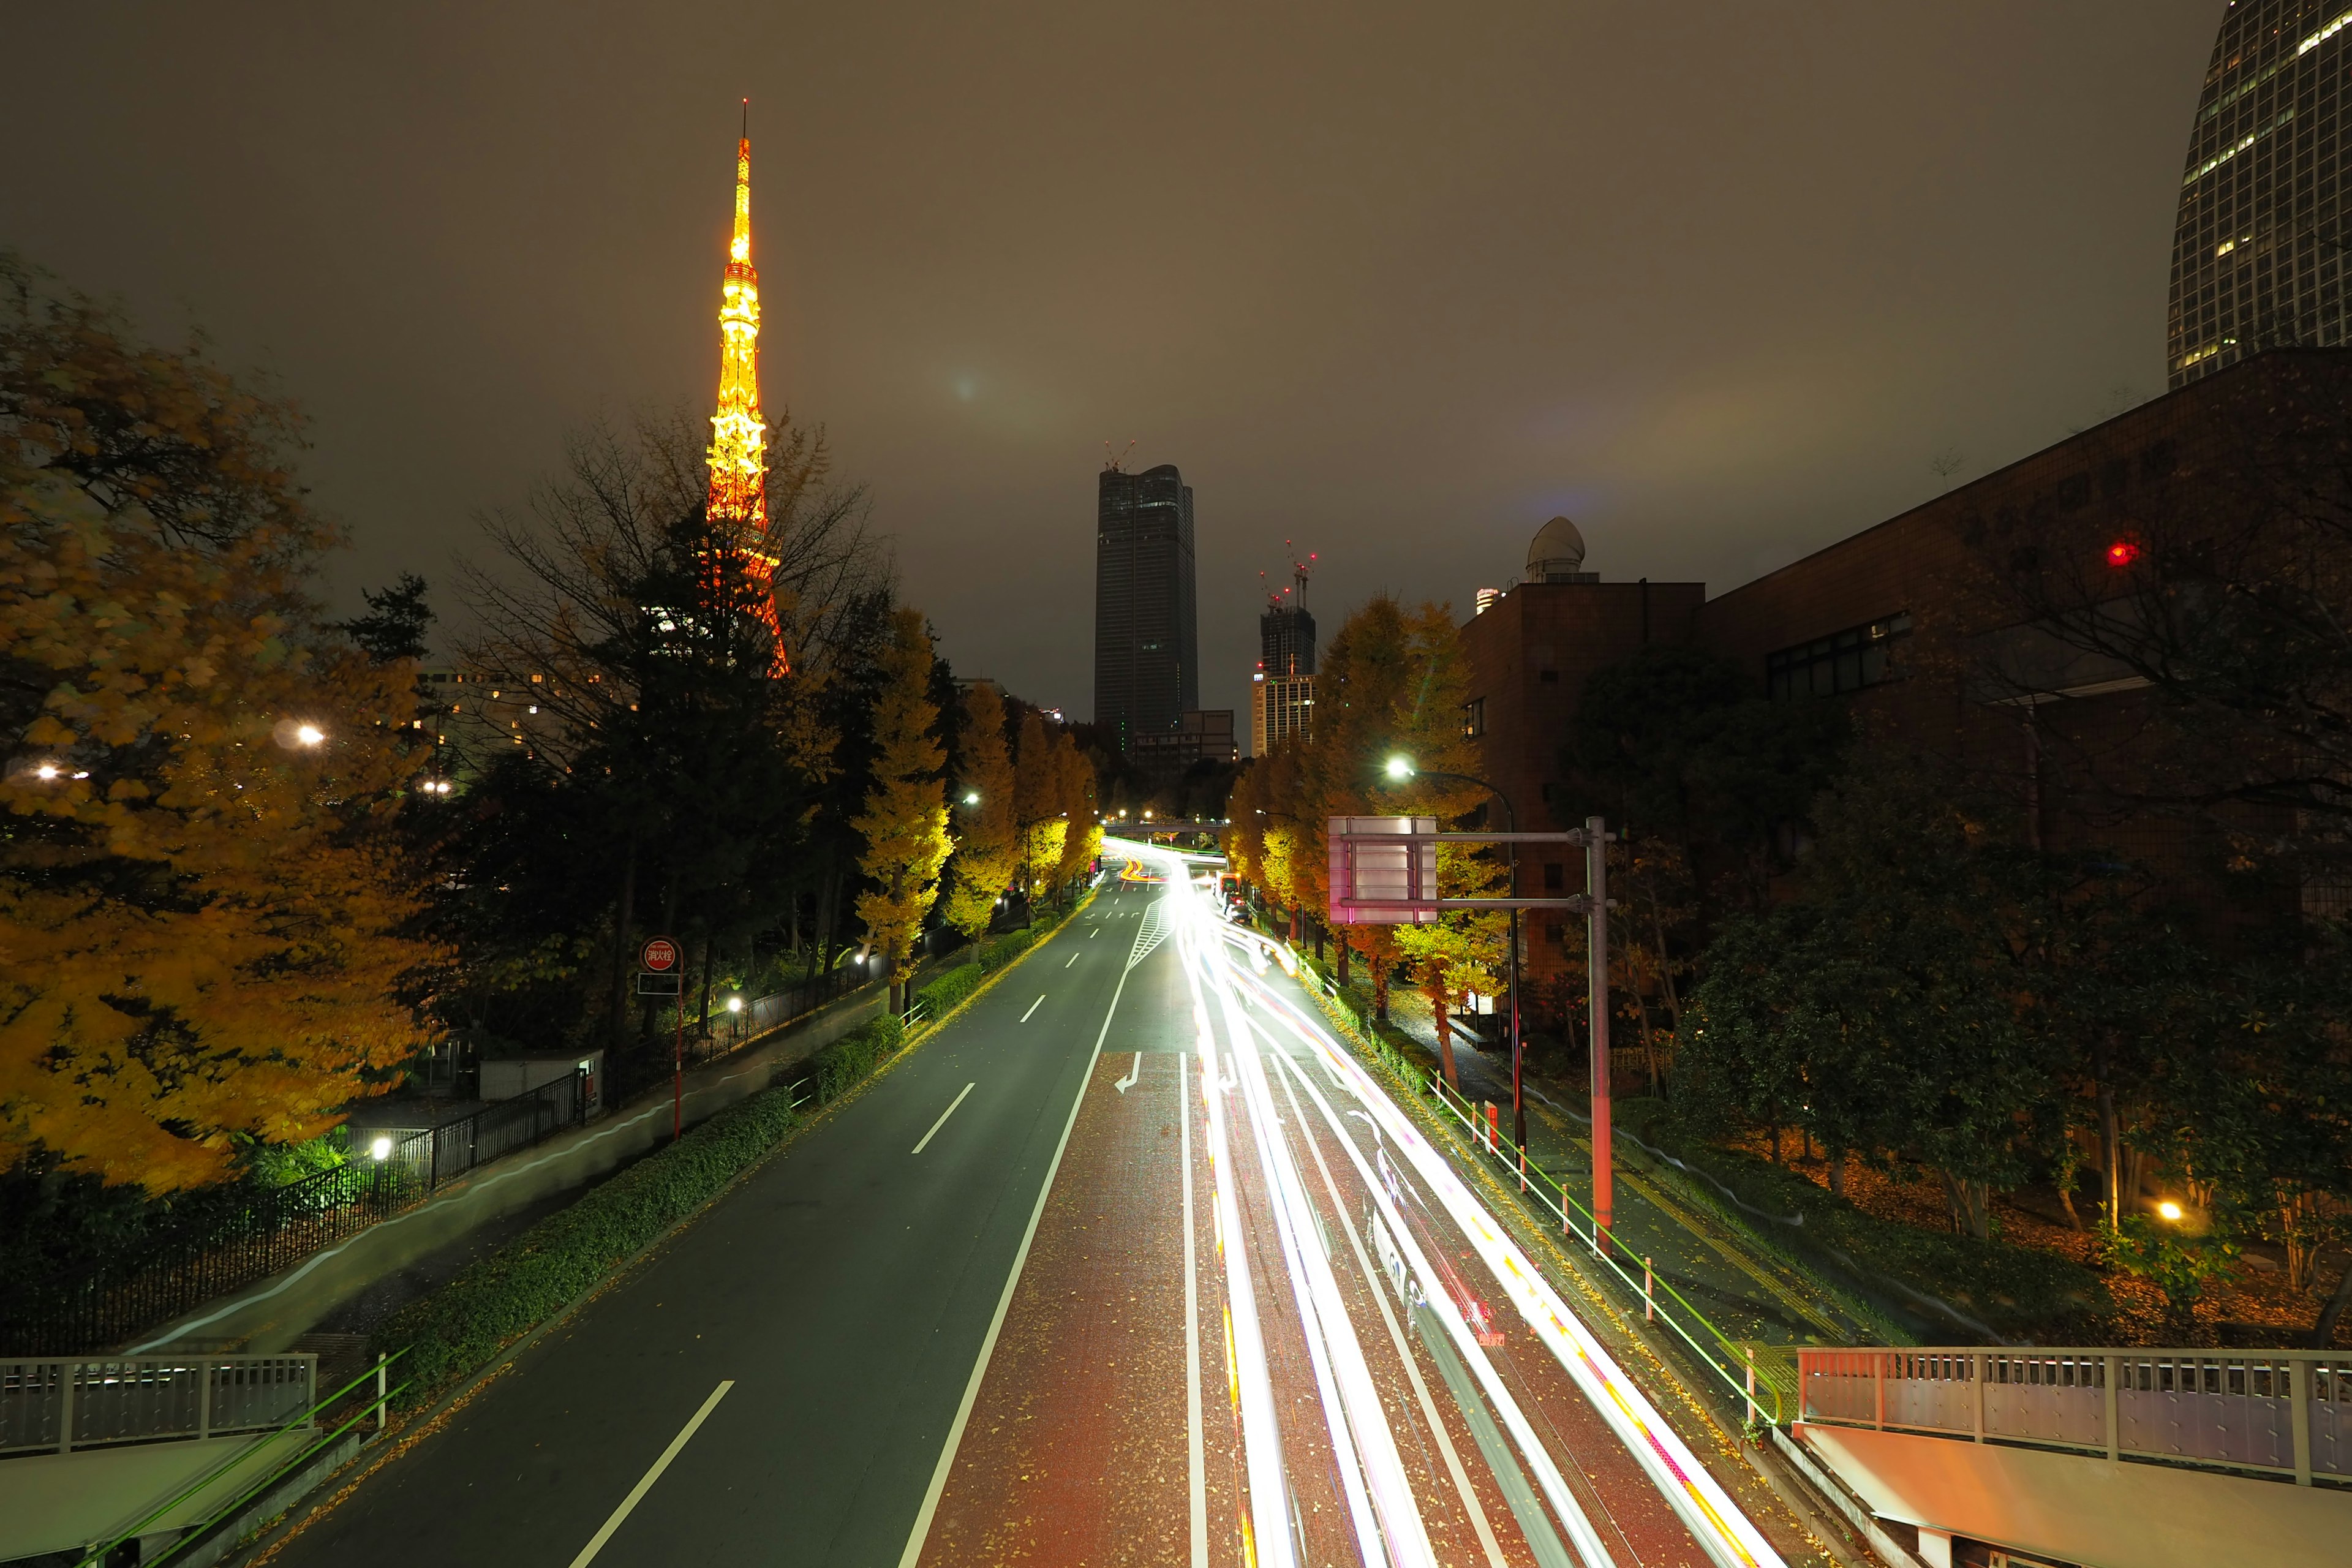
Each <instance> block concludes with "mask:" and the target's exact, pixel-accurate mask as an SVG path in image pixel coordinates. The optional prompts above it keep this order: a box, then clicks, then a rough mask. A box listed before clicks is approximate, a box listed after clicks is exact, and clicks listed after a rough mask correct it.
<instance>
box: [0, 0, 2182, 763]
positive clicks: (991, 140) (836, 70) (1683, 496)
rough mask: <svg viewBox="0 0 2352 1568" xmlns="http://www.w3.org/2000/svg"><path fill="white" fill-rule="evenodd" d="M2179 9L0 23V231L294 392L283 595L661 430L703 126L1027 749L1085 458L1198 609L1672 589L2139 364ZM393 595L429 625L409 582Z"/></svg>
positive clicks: (1077, 684) (1217, 619)
mask: <svg viewBox="0 0 2352 1568" xmlns="http://www.w3.org/2000/svg"><path fill="white" fill-rule="evenodd" d="M2221 12H2222V5H2221V3H2220V0H1947V3H1945V4H1939V5H1931V4H1923V3H1914V0H1782V3H1780V4H1777V5H1734V4H1732V3H1730V0H1714V3H1712V4H1704V5H1640V4H1631V3H1626V0H1617V3H1611V4H1602V3H1598V0H1548V3H1537V4H1510V5H1505V4H1481V5H1412V6H1404V5H1365V4H1357V5H1273V6H1269V5H1184V6H1174V5H1168V6H1155V7H1130V6H1118V5H1108V4H1087V5H1076V4H1066V5H969V6H956V7H950V6H946V5H937V4H934V5H877V4H861V5H822V6H820V5H805V6H796V5H758V6H751V5H744V6H722V5H661V6H656V5H639V6H625V5H593V4H585V3H582V0H571V3H568V4H563V5H555V4H533V5H522V4H499V5H488V6H485V5H449V6H444V7H431V6H423V5H379V6H368V7H361V6H350V5H317V4H315V3H311V4H305V5H268V6H263V5H227V4H222V5H205V6H189V5H178V6H163V5H107V4H95V3H91V4H77V5H52V6H43V7H33V6H29V5H21V6H16V7H13V8H12V9H11V14H10V16H9V18H8V20H7V21H6V23H5V31H0V37H5V39H6V44H7V52H8V55H9V58H10V68H9V70H8V78H9V80H8V88H7V90H6V92H5V94H0V144H5V146H6V147H7V148H8V149H9V156H8V157H7V159H6V160H5V164H0V246H7V247H15V248H16V249H18V250H20V251H21V252H23V253H24V254H25V255H26V257H27V258H29V259H31V260H33V261H36V262H37V263H39V264H41V265H44V266H46V267H47V268H51V269H52V270H54V271H56V272H58V274H60V275H61V276H62V277H63V278H64V279H66V280H67V281H68V282H70V283H73V284H76V285H79V286H80V287H83V288H85V289H92V290H95V291H100V292H108V293H119V294H120V295H121V297H122V299H123V300H125V301H126V302H127V303H128V304H129V305H130V306H131V309H132V310H133V311H134V312H135V313H136V315H137V316H138V317H139V319H140V320H141V321H142V324H143V325H144V326H145V327H146V328H148V329H149V330H150V331H154V332H156V333H158V334H162V335H167V336H176V335H177V333H178V332H179V331H181V330H182V328H183V327H184V325H185V324H186V323H188V322H190V321H195V322H200V323H202V324H203V325H204V326H205V327H206V328H207V329H208V330H210V331H212V333H213V334H214V335H215V338H216V339H217V341H218V342H219V343H220V345H221V348H222V351H223V353H224V355H225V357H226V358H227V359H229V360H230V361H231V362H232V363H237V364H240V365H254V366H258V367H262V368H265V369H266V370H267V371H268V373H269V374H271V375H272V376H273V377H274V378H275V380H276V382H277V384H278V386H279V387H280V388H281V389H282V390H283V391H285V392H286V393H287V394H289V395H291V396H293V397H294V398H295V399H296V400H297V401H298V402H299V403H300V404H301V405H303V407H304V408H305V409H307V410H308V412H309V413H310V416H311V419H312V426H311V434H312V437H313V440H314V449H313V451H312V452H311V453H310V458H309V459H308V462H307V465H306V470H305V471H306V474H307V475H308V477H309V479H310V481H311V482H312V483H313V485H314V486H315V489H316V494H317V497H318V499H319V500H320V502H321V504H322V505H323V507H324V508H325V510H327V511H328V512H329V513H330V514H331V515H332V516H334V517H336V518H338V519H340V520H341V521H342V522H343V523H344V524H346V525H347V527H348V528H349V530H350V531H351V533H352V538H353V548H352V550H351V551H350V552H348V553H347V554H346V555H344V556H342V557H341V558H339V559H338V560H337V561H336V562H335V563H333V566H332V569H331V582H332V585H333V588H334V591H335V593H336V595H338V598H339V600H340V601H341V602H345V603H350V602H355V596H356V595H355V590H356V587H357V586H358V585H359V584H379V583H382V582H384V581H386V580H387V579H389V578H390V577H391V576H392V575H393V574H396V573H398V572H400V571H402V570H404V569H409V570H416V571H420V572H422V573H423V574H425V575H426V576H427V577H428V578H431V579H433V580H434V581H435V583H436V585H437V584H446V582H447V581H448V580H449V578H450V571H449V565H450V562H451V559H452V557H453V555H454V554H457V553H459V552H475V553H478V552H479V546H478V544H477V542H476V535H475V523H474V521H473V520H474V518H475V516H476V514H478V512H480V511H481V510H485V509H488V508H491V507H496V506H513V505H515V504H516V503H518V502H519V501H520V500H521V499H522V498H523V496H524V495H525V493H526V492H527V490H528V489H529V487H530V484H531V483H532V481H533V480H534V479H537V478H538V477H540V476H541V475H543V474H545V473H547V472H548V471H549V470H550V469H551V468H553V467H554V466H555V464H556V461H557V459H558V455H559V453H558V447H559V442H560V439H561V437H562V433H563V432H564V431H565V430H566V429H567V428H568V427H572V426H578V425H580V424H582V423H583V422H585V421H587V420H590V419H593V418H595V417H596V416H599V415H600V414H603V415H605V416H614V417H619V418H625V417H626V416H628V415H629V413H630V411H631V410H632V409H633V408H635V407H638V406H641V405H653V406H656V407H659V406H667V405H676V404H678V403H681V402H690V403H691V404H692V405H694V406H695V407H696V409H697V411H698V412H700V413H707V412H708V404H709V400H710V398H711V395H712V392H713V388H714V384H715V378H716V374H717V363H718V333H717V328H716V325H715V315H716V311H717V308H718V298H719V268H720V266H721V264H722V261H723V258H724V257H723V253H724V244H725V235H726V226H727V220H728V215H729V200H730V196H729V188H730V182H731V180H732V177H733V152H734V148H733V139H734V136H735V127H736V116H737V112H738V110H737V100H739V99H740V98H741V97H742V96H744V95H745V94H749V95H750V96H751V134H752V158H753V199H752V221H753V230H754V243H755V247H756V248H755V255H754V258H755V260H756V261H757V263H758V265H759V268H760V274H761V293H762V303H763V305H764V307H765V311H766V331H765V333H764V335H763V337H762V342H761V347H762V351H763V352H762V355H761V372H762V384H763V392H764V395H765V400H766V402H767V405H768V407H769V410H770V412H771V414H774V413H775V412H777V411H778V410H779V409H780V408H781V407H782V405H786V404H789V405H790V406H791V409H792V412H793V414H794V415H795V416H798V417H800V418H802V419H804V420H809V421H815V422H822V423H823V424H824V425H825V426H827V427H828V428H829V430H830V433H831V437H832V440H833V443H834V446H835V451H836V453H837V454H838V458H839V471H840V472H841V473H842V474H843V475H845V476H846V477H851V478H856V479H864V480H866V481H867V482H868V483H870V485H871V486H872V490H873V497H874V515H875V520H876V521H877V524H878V526H879V527H880V528H881V529H882V530H884V531H886V532H887V534H889V535H890V536H891V538H892V541H893V545H894V548H895V550H896V552H897V555H898V562H899V563H900V567H901V569H902V574H903V580H904V584H905V590H906V593H907V595H908V598H909V600H910V601H911V602H913V603H915V604H917V605H921V606H922V607H923V608H924V609H925V610H927V611H928V612H929V614H930V615H931V616H932V618H933V620H934V622H935V623H936V624H937V626H938V627H939V629H940V633H941V635H942V637H943V651H944V652H945V653H946V654H947V656H948V657H949V658H950V659H952V660H953V662H954V664H955V666H956V668H957V669H958V670H959V671H960V672H961V673H964V674H990V675H994V676H996V677H998V678H1000V679H1003V680H1005V681H1006V682H1007V683H1008V684H1009V685H1010V686H1011V687H1012V688H1013V689H1014V690H1015V691H1017V692H1019V693H1020V694H1022V695H1023V696H1025V697H1028V698H1031V699H1032V700H1039V701H1043V702H1045V703H1048V704H1060V705H1065V706H1066V707H1068V708H1070V709H1071V710H1073V711H1074V712H1075V713H1076V714H1077V715H1079V716H1084V715H1085V714H1086V713H1087V710H1088V709H1089V706H1090V695H1091V647H1092V643H1091V638H1092V632H1093V614H1094V606H1093V553H1094V552H1093V507H1094V495H1095V474H1096V472H1097V470H1098V469H1099V468H1101V466H1102V462H1103V457H1104V448H1103V443H1104V442H1105V441H1106V440H1109V441H1112V442H1113V443H1115V445H1116V446H1117V447H1119V448H1125V447H1126V446H1127V444H1128V442H1129V439H1130V438H1133V439H1134V440H1135V441H1136V442H1137V445H1136V447H1135V449H1134V455H1133V457H1132V458H1130V459H1129V461H1130V466H1148V465H1150V464H1154V463H1160V462H1174V463H1177V464H1179V465H1180V466H1181V468H1183V471H1184V477H1185V479H1186V480H1187V481H1188V482H1190V483H1191V484H1192V486H1193V488H1194V490H1195V492H1196V500H1197V505H1198V510H1199V521H1200V551H1201V555H1200V603H1201V649H1202V665H1203V679H1202V700H1203V701H1204V702H1205V703H1207V704H1209V705H1212V706H1227V705H1230V706H1234V707H1237V708H1240V709H1242V710H1244V714H1245V713H1246V709H1247V679H1248V671H1249V669H1250V667H1251V664H1252V662H1253V661H1254V659H1255V637H1256V627H1255V613H1256V611H1257V609H1258V607H1259V606H1260V605H1261V604H1262V602H1263V601H1262V598H1261V595H1260V592H1259V587H1258V578H1257V574H1258V573H1259V572H1260V571H1265V572H1267V573H1269V574H1272V575H1273V576H1274V577H1275V578H1276V581H1277V582H1278V581H1279V580H1280V577H1281V569H1282V563H1283V561H1284V559H1285V557H1284V552H1283V541H1284V539H1285V538H1286V537H1288V538H1295V539H1297V541H1298V542H1299V548H1300V549H1302V550H1306V549H1313V550H1316V551H1318V552H1320V553H1321V555H1322V558H1323V567H1322V571H1321V574H1320V575H1319V576H1318V578H1317V580H1316V582H1315V584H1314V586H1313V587H1312V589H1311V590H1310V592H1309V599H1308V603H1309V605H1311V606H1312V607H1314V608H1316V609H1317V610H1318V614H1320V615H1321V616H1323V617H1324V621H1325V626H1326V627H1327V635H1328V627H1330V626H1333V625H1335V624H1336V622H1337V620H1338V617H1339V613H1340V612H1341V611H1342V610H1343V609H1344V608H1345V606H1347V605H1350V604H1353V603H1355V602H1357V601H1359V600H1360V599H1361V598H1362V597H1363V596H1364V595H1367V594H1368V593H1370V592H1372V591H1374V590H1376V589H1380V588H1390V589H1394V590H1397V591H1400V592H1402V593H1405V594H1408V595H1412V596H1415V597H1420V596H1423V595H1428V596H1436V597H1445V598H1450V599H1452V600H1453V601H1454V605H1455V606H1456V607H1457V609H1459V610H1461V611H1462V612H1463V613H1464V614H1465V615H1466V614H1467V611H1468V608H1469V604H1470V598H1471V595H1472V593H1473V592H1474V591H1475V589H1477V588H1478V587H1481V586H1486V585H1500V584H1503V583H1504V582H1506V581H1507V579H1508V578H1509V577H1510V576H1511V575H1513V574H1515V573H1516V572H1517V571H1518V569H1519V567H1520V563H1521V562H1522V560H1523V559H1524V556H1525V552H1526V544H1527V540H1528V535H1529V534H1531V533H1532V532H1533V531H1535V529H1536V528H1537V527H1538V525H1539V524H1540V523H1542V521H1544V520H1545V519H1546V518H1547V517H1549V516H1550V515H1551V514H1553V513H1554V512H1557V511H1566V512H1568V513H1569V514H1570V516H1572V517H1574V518H1575V519H1576V520H1577V521H1578V523H1579V524H1580V526H1581V527H1582V528H1583V530H1584V532H1585V535H1586V537H1587V539H1588V540H1589V541H1590V542H1591V556H1590V558H1589V559H1588V561H1587V562H1586V565H1587V567H1588V569H1592V570H1597V571H1599V572H1601V574H1604V575H1605V576H1607V577H1610V578H1630V577H1636V576H1644V575H1646V576H1650V577H1653V578H1661V579H1668V578H1699V579H1703V580H1705V581H1706V583H1708V584H1710V586H1711V587H1712V588H1713V589H1714V590H1715V591H1717V592H1721V591H1723V590H1724V589H1726V588H1729V587H1732V586H1734V585H1736V584H1739V583H1741V582H1744V581H1746V580H1748V579H1749V578H1750V577H1753V576H1755V575H1757V574H1759V573H1761V572H1763V571H1767V570H1769V569H1770V568H1772V567H1775V566H1778V565H1780V564H1782V563H1786V562H1788V561H1790V560H1793V559H1795V558H1796V557H1797V556H1798V555H1800V554H1801V553H1803V552H1807V551H1809V550H1812V549H1815V548H1818V547H1819V546H1821V545H1822V544H1825V543H1828V542H1831V541H1832V540H1835V539H1837V538H1840V537H1842V536H1843V535H1844V534H1846V533H1849V532H1851V531H1854V530H1855V529H1858V528H1861V527H1864V526H1866V525H1868V524H1870V523H1873V522H1875V521H1880V520H1881V519H1883V518H1885V517H1886V516H1888V515H1891V514H1892V513H1894V512H1895V511H1897V510H1901V509H1903V508H1905V507H1906V506H1909V505H1911V504H1914V503H1916V502H1917V501H1919V500H1924V499H1926V498H1927V497H1928V496H1930V495H1933V494H1934V493H1936V491H1937V489H1940V488H1942V486H1943V484H1944V482H1945V481H1944V480H1943V479H1939V478H1938V476H1937V473H1936V471H1935V467H1934V465H1935V460H1936V459H1937V458H1938V457H1939V456H1941V455H1944V454H1957V455H1958V458H1959V459H1960V462H1959V466H1958V469H1957V472H1956V473H1955V475H1954V480H1955V482H1957V481H1958V480H1965V479H1969V478H1972V477H1974V476H1976V475H1979V474H1981V473H1983V472H1985V471H1987V470H1988V469H1989V468H1995V467H1998V466H2000V465H2001V464H2003V463H2006V462H2009V461H2011V460H2013V459H2015V458H2020V457H2022V456H2024V455H2026V454H2027V453H2029V452H2032V451H2033V450H2035V449H2037V448H2039V447H2042V446H2045V445H2047V444H2049V443H2050V442H2052V441H2054V440H2057V439H2059V438H2062V437H2064V436H2066V435H2067V434H2068V433H2069V432H2070V431H2073V430H2075V429H2079V428H2082V427H2083V426H2087V425H2090V424H2093V423H2095V422H2096V421H2097V420H2098V419H2100V418H2101V417H2103V416H2105V415H2106V414H2109V413H2113V412H2116V410H2117V409H2118V408H2119V407H2120V406H2121V405H2122V404H2123V403H2125V402H2127V401H2130V400H2134V399H2137V398H2145V397H2147V396H2150V395H2155V394H2157V393H2159V392H2161V391H2162V390H2163V385H2164V368H2163V353H2164V310H2165V288H2166V279H2167V269H2168V261H2169V251H2170V244H2171V229H2172V220H2173V212H2174V206H2175V204H2176V202H2177V200H2178V197H2179V180H2180V171H2181V163H2182V158H2183V155H2184V153H2185V151H2186V148H2187V145H2188V136H2189V120H2190V116H2191V114H2192V112H2193V111H2194V109H2195V106H2196V100H2197V90H2198V86H2199V82H2200V78H2201V76H2202V74H2203V71H2204V68H2205V64H2206V60H2207V58H2208V56H2209V54H2210V50H2211V48H2212V44H2213V36H2214V33H2215V31H2216V29H2217V28H2218V26H2220V21H2221ZM442 607H443V609H444V610H445V612H455V611H456V610H457V606H456V605H454V604H452V603H450V602H448V601H447V599H446V595H445V596H444V599H443V604H442Z"/></svg>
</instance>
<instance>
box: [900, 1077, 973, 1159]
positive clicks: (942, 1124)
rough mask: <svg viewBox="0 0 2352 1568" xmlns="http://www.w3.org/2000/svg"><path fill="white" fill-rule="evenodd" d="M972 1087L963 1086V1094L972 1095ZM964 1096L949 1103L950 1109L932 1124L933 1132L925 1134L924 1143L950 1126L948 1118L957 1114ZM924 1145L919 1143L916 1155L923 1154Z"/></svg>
mask: <svg viewBox="0 0 2352 1568" xmlns="http://www.w3.org/2000/svg"><path fill="white" fill-rule="evenodd" d="M971 1090H972V1086H971V1084H966V1085H964V1086H963V1094H970V1093H971ZM963 1094H959V1095H957V1096H956V1097H955V1099H953V1100H950V1101H949V1102H948V1108H947V1109H946V1110H942V1111H940V1119H939V1120H938V1121H934V1122H932V1123H931V1130H930V1131H929V1132H926V1133H924V1134H923V1143H928V1142H930V1141H931V1140H932V1139H933V1138H936V1137H938V1136H939V1131H940V1128H942V1127H945V1126H946V1125H947V1124H948V1118H949V1117H950V1116H953V1115H954V1114H955V1110H956V1107H957V1106H959V1105H961V1104H962V1103H963ZM923 1143H918V1144H916V1145H915V1150H914V1152H916V1153H918V1154H919V1153H921V1152H923Z"/></svg>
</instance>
